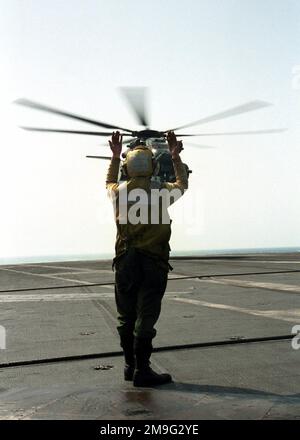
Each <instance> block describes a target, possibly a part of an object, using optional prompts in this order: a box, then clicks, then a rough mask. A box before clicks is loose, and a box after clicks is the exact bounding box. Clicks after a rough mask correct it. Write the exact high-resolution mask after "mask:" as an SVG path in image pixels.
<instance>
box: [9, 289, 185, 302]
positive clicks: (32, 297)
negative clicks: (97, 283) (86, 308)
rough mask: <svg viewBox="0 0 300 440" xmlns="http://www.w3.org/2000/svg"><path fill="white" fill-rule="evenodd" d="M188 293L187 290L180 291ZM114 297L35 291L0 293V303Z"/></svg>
mask: <svg viewBox="0 0 300 440" xmlns="http://www.w3.org/2000/svg"><path fill="white" fill-rule="evenodd" d="M180 293H181V294H188V293H191V292H190V291H189V292H180ZM176 294H178V292H166V293H165V296H169V295H176ZM101 298H110V299H112V298H113V299H114V298H115V294H114V292H88V293H42V294H41V293H35V294H16V295H14V294H11V295H0V303H13V302H44V301H90V300H93V299H101Z"/></svg>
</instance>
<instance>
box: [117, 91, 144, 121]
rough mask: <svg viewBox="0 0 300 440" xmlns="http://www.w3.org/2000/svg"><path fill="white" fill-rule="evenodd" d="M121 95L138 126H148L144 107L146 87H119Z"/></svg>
mask: <svg viewBox="0 0 300 440" xmlns="http://www.w3.org/2000/svg"><path fill="white" fill-rule="evenodd" d="M119 89H120V91H121V93H122V95H123V96H124V97H125V99H126V100H127V103H128V104H129V106H130V108H131V110H132V111H133V113H134V115H135V118H136V120H137V121H138V124H139V125H143V126H144V127H148V126H149V118H148V112H147V109H146V107H147V105H146V102H147V100H146V91H147V88H146V87H120V88H119Z"/></svg>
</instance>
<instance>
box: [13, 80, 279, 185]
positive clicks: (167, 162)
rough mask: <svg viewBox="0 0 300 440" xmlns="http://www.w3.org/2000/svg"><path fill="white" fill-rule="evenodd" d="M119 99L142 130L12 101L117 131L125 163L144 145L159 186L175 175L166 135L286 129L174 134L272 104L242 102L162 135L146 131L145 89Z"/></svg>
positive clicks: (98, 133) (132, 90) (131, 90)
mask: <svg viewBox="0 0 300 440" xmlns="http://www.w3.org/2000/svg"><path fill="white" fill-rule="evenodd" d="M120 90H121V92H122V94H123V96H124V97H125V99H126V100H127V103H128V104H129V107H130V108H131V110H132V111H133V114H134V116H135V118H136V121H137V123H138V124H139V125H140V126H142V127H143V129H142V130H131V129H129V128H124V127H120V126H117V125H114V124H109V123H106V122H101V121H98V120H94V119H90V118H87V117H84V116H80V115H77V114H74V113H70V112H67V111H64V110H59V109H57V108H54V107H50V106H47V105H44V104H41V103H38V102H34V101H31V100H28V99H26V98H20V99H17V100H16V101H15V104H18V105H22V106H25V107H29V108H32V109H35V110H40V111H44V112H48V113H52V114H55V115H58V116H63V117H66V118H70V119H74V120H77V121H81V122H85V123H87V124H91V125H95V126H98V127H101V128H105V129H107V130H108V129H113V130H121V132H120V134H121V135H122V136H123V137H129V138H131V139H128V140H125V141H124V142H123V144H125V145H126V144H127V145H128V148H127V151H125V152H124V153H122V157H123V158H124V159H125V158H126V154H127V153H128V151H130V150H131V149H133V148H135V147H136V146H137V145H144V146H146V147H147V148H149V149H150V150H151V151H152V154H153V157H154V159H155V160H156V163H158V164H159V166H158V172H157V176H156V177H157V178H158V179H159V180H160V181H161V182H174V181H175V180H176V178H175V172H174V168H173V163H172V159H171V154H170V152H169V147H168V144H167V140H166V136H167V133H168V132H169V131H173V132H175V131H176V133H175V134H176V137H177V138H183V137H185V138H189V137H203V136H204V137H205V136H237V135H259V134H266V133H281V132H284V131H286V130H287V129H286V128H277V129H276V128H271V129H263V130H252V131H235V132H219V133H198V134H194V133H192V134H187V133H180V132H179V133H178V130H183V129H186V128H189V127H192V126H196V125H203V124H207V123H209V122H213V121H218V120H222V119H225V118H230V117H233V116H237V115H240V114H242V113H247V112H251V111H255V110H259V109H262V108H265V107H269V106H271V105H272V104H271V103H269V102H265V101H261V100H254V101H249V102H246V103H245V104H242V105H238V106H236V107H232V108H229V109H227V110H225V111H222V112H218V113H215V114H213V115H210V116H208V117H204V118H201V119H199V120H197V121H193V122H190V123H187V124H184V125H181V126H178V127H176V128H170V129H167V130H163V131H158V130H153V129H151V128H150V124H149V117H148V112H147V108H146V90H147V89H146V88H145V87H122V88H120ZM21 128H23V129H24V130H29V131H37V132H46V133H65V134H80V135H88V136H106V137H110V136H111V132H109V131H106V132H103V131H83V130H64V129H52V128H51V129H50V128H37V127H21ZM197 146H199V147H203V145H197ZM182 149H183V148H182ZM86 157H87V158H92V159H103V160H110V159H111V157H109V156H92V155H87V156H86ZM184 166H185V169H186V172H187V176H189V174H190V173H191V172H192V170H190V169H189V167H188V165H187V164H184ZM125 179H126V176H125V173H124V172H123V171H122V164H121V168H120V174H119V180H120V181H122V180H125Z"/></svg>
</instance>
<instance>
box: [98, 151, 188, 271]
mask: <svg viewBox="0 0 300 440" xmlns="http://www.w3.org/2000/svg"><path fill="white" fill-rule="evenodd" d="M173 166H174V171H175V176H176V182H174V183H170V182H164V183H162V184H161V187H160V188H161V189H165V190H168V191H172V190H173V189H177V193H178V192H179V194H180V195H183V193H184V190H185V189H187V188H188V178H187V172H186V169H185V167H184V165H183V163H182V161H181V159H180V157H178V158H177V159H175V160H173ZM119 167H120V159H118V158H112V159H111V162H110V165H109V168H108V172H107V177H106V188H107V190H108V193H109V195H110V197H115V203H116V205H115V221H116V225H117V238H116V245H115V251H116V257H115V259H114V261H115V260H116V259H117V258H118V257H119V256H121V255H122V254H124V253H125V252H126V251H127V250H128V249H129V248H136V249H138V250H139V251H140V252H143V253H145V254H147V255H149V256H151V257H153V258H155V259H156V260H157V262H158V263H160V264H161V265H162V266H163V267H165V268H168V260H169V253H170V246H169V240H170V237H171V224H170V223H171V220H170V221H169V222H168V223H166V224H164V223H163V222H162V216H161V212H160V215H159V221H158V224H153V223H151V212H150V211H151V204H149V220H148V223H147V224H142V223H137V224H132V223H130V222H129V220H128V221H127V223H126V224H123V223H122V221H120V209H121V205H119V202H120V199H121V197H122V196H120V197H119V195H120V193H121V190H122V188H124V185H125V186H126V190H127V194H129V192H130V191H131V190H133V189H143V190H145V191H146V192H147V193H148V194H150V192H151V176H150V177H131V178H128V180H127V181H124V182H120V184H119V183H118V175H119ZM127 206H128V209H129V208H130V203H128V205H127Z"/></svg>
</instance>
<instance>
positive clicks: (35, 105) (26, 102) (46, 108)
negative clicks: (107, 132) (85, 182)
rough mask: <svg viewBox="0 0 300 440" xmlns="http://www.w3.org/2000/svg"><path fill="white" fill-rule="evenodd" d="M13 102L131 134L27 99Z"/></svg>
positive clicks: (124, 129) (126, 129)
mask: <svg viewBox="0 0 300 440" xmlns="http://www.w3.org/2000/svg"><path fill="white" fill-rule="evenodd" d="M14 102H15V104H18V105H23V106H25V107H29V108H33V109H35V110H41V111H44V112H48V113H53V114H55V115H59V116H65V117H67V118H71V119H76V120H77V121H82V122H86V123H88V124H92V125H97V126H98V127H103V128H111V129H116V130H123V131H127V132H129V133H131V132H132V130H129V129H128V128H122V127H119V126H117V125H112V124H107V123H105V122H100V121H95V120H94V119H88V118H85V117H83V116H79V115H75V114H74V113H69V112H66V111H63V110H59V109H57V108H54V107H49V106H47V105H44V104H40V103H38V102H34V101H30V100H29V99H26V98H20V99H17V100H16V101H14Z"/></svg>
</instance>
